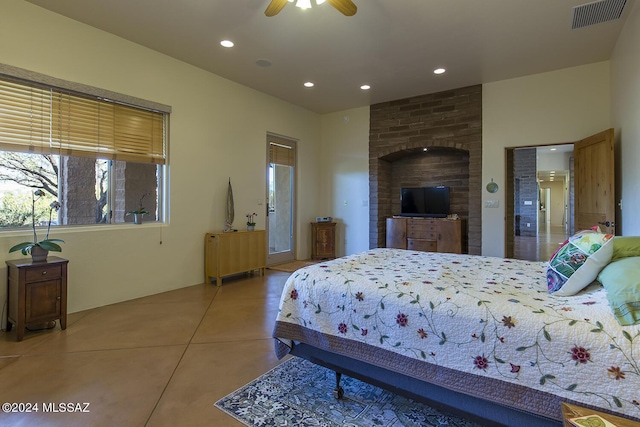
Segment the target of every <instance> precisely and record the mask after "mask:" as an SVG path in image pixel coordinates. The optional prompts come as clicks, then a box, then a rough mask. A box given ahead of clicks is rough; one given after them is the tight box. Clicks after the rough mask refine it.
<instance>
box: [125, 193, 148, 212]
mask: <svg viewBox="0 0 640 427" xmlns="http://www.w3.org/2000/svg"><path fill="white" fill-rule="evenodd" d="M149 194H150V193H149V192H146V193H144V194H143V195H142V197H140V202H139V203H138V209H136V210H135V211H128V212H127V215H148V214H149V211H148V210H147V209H146V208H145V207H144V198H145V197H147V196H148V195H149Z"/></svg>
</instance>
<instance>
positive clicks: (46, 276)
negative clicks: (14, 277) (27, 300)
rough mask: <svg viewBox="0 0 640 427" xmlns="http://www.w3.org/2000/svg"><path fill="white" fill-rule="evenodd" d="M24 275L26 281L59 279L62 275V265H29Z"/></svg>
mask: <svg viewBox="0 0 640 427" xmlns="http://www.w3.org/2000/svg"><path fill="white" fill-rule="evenodd" d="M25 276H26V280H27V282H39V281H40V280H51V279H59V278H60V277H62V266H61V265H51V264H48V265H43V266H42V267H29V268H28V269H27V270H26V272H25Z"/></svg>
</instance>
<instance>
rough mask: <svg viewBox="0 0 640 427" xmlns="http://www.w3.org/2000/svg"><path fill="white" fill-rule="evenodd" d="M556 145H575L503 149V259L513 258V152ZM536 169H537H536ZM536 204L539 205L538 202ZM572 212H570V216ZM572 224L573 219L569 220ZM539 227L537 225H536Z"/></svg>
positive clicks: (526, 146)
mask: <svg viewBox="0 0 640 427" xmlns="http://www.w3.org/2000/svg"><path fill="white" fill-rule="evenodd" d="M557 145H575V142H562V143H555V144H539V145H523V146H520V147H505V149H504V153H505V162H504V165H505V174H504V176H505V196H504V197H505V201H504V206H505V207H504V211H505V212H504V240H505V241H504V248H505V255H504V257H505V258H513V257H514V256H515V219H516V217H515V215H516V209H515V203H514V198H515V183H514V181H515V175H514V171H513V165H514V151H515V150H517V149H521V148H540V147H554V146H557ZM536 169H537V168H536ZM537 203H540V202H539V200H538V201H537ZM573 214H574V212H573V211H571V215H573ZM570 221H571V223H573V221H574V218H570ZM538 225H539V224H538Z"/></svg>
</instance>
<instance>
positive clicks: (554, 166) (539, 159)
mask: <svg viewBox="0 0 640 427" xmlns="http://www.w3.org/2000/svg"><path fill="white" fill-rule="evenodd" d="M572 171H573V144H563V145H551V146H537V147H519V148H510V149H507V186H506V187H507V194H506V197H507V198H508V199H507V203H506V207H507V219H508V220H507V224H511V226H507V232H506V237H507V245H506V248H507V252H506V256H507V258H516V259H524V260H530V261H547V260H549V258H550V257H551V256H552V255H553V254H554V253H555V251H556V250H557V249H558V247H559V246H560V245H561V244H562V243H563V242H564V241H565V240H566V239H567V238H568V237H569V236H570V235H571V234H572V230H573V216H572V215H573V209H572V207H573V187H574V184H573V173H572Z"/></svg>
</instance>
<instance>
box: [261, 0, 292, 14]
mask: <svg viewBox="0 0 640 427" xmlns="http://www.w3.org/2000/svg"><path fill="white" fill-rule="evenodd" d="M287 2H288V1H287V0H271V3H269V6H267V10H265V11H264V14H265V15H267V16H275V15H277V14H278V12H280V11H281V10H282V8H283V7H285V6H286V4H287Z"/></svg>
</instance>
